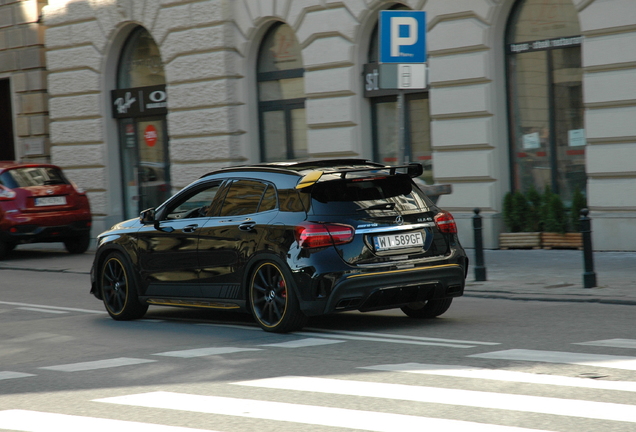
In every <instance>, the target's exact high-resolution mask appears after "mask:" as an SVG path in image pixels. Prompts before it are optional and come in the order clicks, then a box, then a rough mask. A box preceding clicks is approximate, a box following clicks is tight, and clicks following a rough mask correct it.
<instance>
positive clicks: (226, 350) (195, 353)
mask: <svg viewBox="0 0 636 432" xmlns="http://www.w3.org/2000/svg"><path fill="white" fill-rule="evenodd" d="M245 351H262V350H261V349H259V348H234V347H211V348H195V349H189V350H183V351H166V352H162V353H157V354H153V355H156V356H164V357H179V358H194V357H205V356H213V355H223V354H233V353H237V352H245Z"/></svg>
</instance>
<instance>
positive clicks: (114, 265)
mask: <svg viewBox="0 0 636 432" xmlns="http://www.w3.org/2000/svg"><path fill="white" fill-rule="evenodd" d="M102 290H103V293H104V303H106V306H108V309H109V310H110V311H111V312H112V313H114V314H119V313H121V311H122V310H123V309H124V306H126V297H127V295H128V279H127V278H126V270H125V269H124V266H123V265H122V264H121V262H120V261H119V260H118V259H116V258H111V259H109V260H108V261H107V262H106V264H105V265H104V272H103V274H102Z"/></svg>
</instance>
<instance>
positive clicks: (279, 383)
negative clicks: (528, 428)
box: [234, 376, 636, 423]
mask: <svg viewBox="0 0 636 432" xmlns="http://www.w3.org/2000/svg"><path fill="white" fill-rule="evenodd" d="M234 384H237V385H243V386H249V387H261V388H269V389H280V390H298V391H306V392H314V393H328V394H337V395H347V396H364V397H374V398H383V399H393V400H406V401H411V402H424V403H435V404H444V405H460V406H467V407H476V408H491V409H500V410H508V411H522V412H531V413H538V414H552V415H560V416H569V417H579V418H589V419H596V420H613V421H622V422H630V423H636V407H634V405H623V404H616V403H607V402H590V401H584V400H570V399H557V398H549V397H543V396H525V395H516V394H503V393H491V392H483V391H474V390H456V389H445V388H437V387H421V386H411V385H404V384H388V383H376V382H366V381H351V380H339V379H330V378H310V377H294V376H290V377H279V378H265V379H260V380H253V381H242V382H236V383H234Z"/></svg>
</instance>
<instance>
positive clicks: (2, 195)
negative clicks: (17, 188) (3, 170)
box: [0, 186, 16, 201]
mask: <svg viewBox="0 0 636 432" xmlns="http://www.w3.org/2000/svg"><path fill="white" fill-rule="evenodd" d="M15 196H16V193H15V192H14V191H12V190H11V189H8V188H6V187H4V186H0V201H9V200H12V199H13V198H15Z"/></svg>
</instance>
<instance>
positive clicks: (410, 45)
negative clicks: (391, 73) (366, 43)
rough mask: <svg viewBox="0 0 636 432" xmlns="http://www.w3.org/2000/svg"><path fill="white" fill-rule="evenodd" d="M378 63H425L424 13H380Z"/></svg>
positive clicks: (390, 11)
mask: <svg viewBox="0 0 636 432" xmlns="http://www.w3.org/2000/svg"><path fill="white" fill-rule="evenodd" d="M379 45H380V63H425V62H426V12H424V11H403V10H400V11H393V10H389V11H380V44H379Z"/></svg>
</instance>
